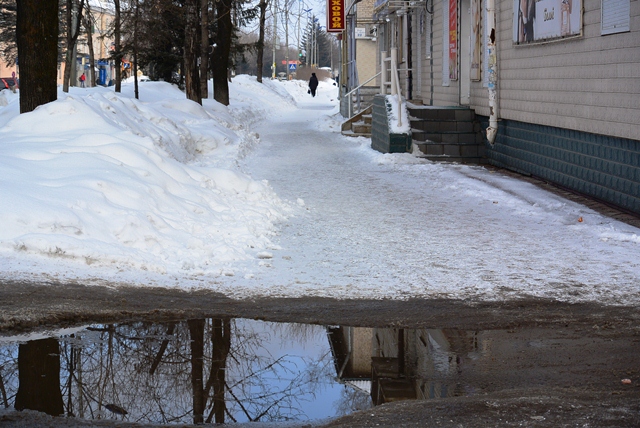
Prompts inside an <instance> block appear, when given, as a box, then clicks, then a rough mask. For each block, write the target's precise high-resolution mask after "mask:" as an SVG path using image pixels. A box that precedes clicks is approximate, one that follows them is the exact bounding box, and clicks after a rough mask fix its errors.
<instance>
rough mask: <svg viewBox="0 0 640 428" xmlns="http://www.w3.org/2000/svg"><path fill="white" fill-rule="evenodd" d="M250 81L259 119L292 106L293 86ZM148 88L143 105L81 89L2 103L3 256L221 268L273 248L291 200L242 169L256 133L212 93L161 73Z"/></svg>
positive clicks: (164, 269)
mask: <svg viewBox="0 0 640 428" xmlns="http://www.w3.org/2000/svg"><path fill="white" fill-rule="evenodd" d="M249 79H251V78H249V77H244V78H241V79H239V80H240V84H239V85H237V86H243V85H248V81H249ZM249 86H251V87H248V88H242V87H241V88H239V89H238V88H237V87H236V91H237V92H238V98H239V99H243V102H244V103H245V108H244V111H245V113H244V114H245V115H246V114H247V113H246V111H249V112H250V113H251V117H252V118H253V119H254V120H257V119H260V117H263V115H265V114H267V112H268V111H269V109H273V108H274V106H276V105H277V106H279V107H281V106H287V107H288V108H293V101H292V99H291V97H290V96H288V94H277V93H274V91H268V90H266V89H265V90H263V91H262V93H260V91H259V90H257V86H258V84H253V85H249ZM5 92H6V91H5ZM140 92H141V96H140V98H141V100H147V101H146V102H145V101H138V100H135V99H132V98H131V97H130V95H120V94H116V93H114V92H112V91H111V90H110V89H105V88H95V89H87V90H81V89H78V88H74V90H73V91H72V92H71V94H70V95H67V94H63V93H60V94H59V99H58V101H56V102H53V103H49V104H47V105H44V106H41V107H39V108H38V109H36V111H34V112H31V113H28V114H23V115H18V114H17V113H18V111H17V108H16V105H17V104H18V102H17V97H11V95H10V96H9V98H11V99H9V100H8V102H7V106H6V107H3V108H2V109H1V110H0V120H1V121H2V122H0V123H4V127H2V128H0V140H1V141H2V145H0V159H1V160H0V162H2V165H3V168H2V170H0V181H1V182H2V186H1V187H0V200H2V201H3V204H2V206H1V207H0V222H1V223H2V225H3V227H2V228H1V229H0V256H3V257H7V258H12V257H13V258H16V257H24V256H29V257H45V258H48V259H50V260H52V259H55V260H57V261H60V260H66V261H73V262H75V263H78V264H81V265H86V266H103V267H110V268H118V269H123V268H133V269H136V270H146V271H153V272H158V273H169V272H173V273H176V272H180V271H186V272H188V273H191V274H193V273H196V274H220V273H224V272H225V268H224V266H226V265H227V264H228V263H230V262H234V261H238V260H246V259H251V258H255V257H257V256H258V255H259V254H261V252H264V251H265V250H266V249H269V248H270V247H272V244H271V241H270V236H272V235H273V234H274V232H275V230H276V229H275V228H276V223H277V222H279V221H282V220H285V219H286V218H287V217H288V216H289V215H291V208H290V207H289V204H288V203H286V202H284V201H282V200H280V198H278V196H277V195H276V194H275V193H274V192H273V191H272V189H271V187H270V186H269V184H268V183H267V182H264V181H255V180H252V179H251V178H250V177H249V176H247V175H245V174H243V173H242V172H241V171H239V169H238V167H237V166H236V164H237V160H238V158H241V157H242V156H243V155H244V154H245V153H246V151H247V150H248V148H250V147H251V146H252V145H255V144H257V143H258V139H257V136H256V135H255V134H254V133H251V132H250V131H249V130H248V129H246V127H244V126H243V125H242V124H241V122H240V121H239V120H238V119H237V118H236V117H234V115H233V112H234V111H233V109H228V108H227V107H224V106H222V105H220V104H219V103H216V102H215V101H213V100H207V101H206V102H205V104H204V105H205V106H204V107H202V106H200V105H198V104H196V103H193V102H191V101H188V100H186V99H185V97H184V93H182V92H181V91H179V90H178V89H177V88H175V87H173V86H171V85H169V84H166V83H160V82H144V83H142V84H141V85H140ZM130 93H132V87H130V86H126V85H125V87H124V89H123V94H130ZM242 95H244V96H242ZM251 102H253V103H254V104H259V106H260V108H251ZM261 108H262V110H261ZM242 117H244V116H242ZM4 271H5V272H6V271H7V269H4Z"/></svg>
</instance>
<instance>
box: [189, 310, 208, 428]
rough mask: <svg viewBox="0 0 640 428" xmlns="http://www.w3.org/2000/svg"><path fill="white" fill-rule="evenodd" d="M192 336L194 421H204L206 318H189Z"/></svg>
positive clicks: (199, 422)
mask: <svg viewBox="0 0 640 428" xmlns="http://www.w3.org/2000/svg"><path fill="white" fill-rule="evenodd" d="M187 324H188V325H189V334H190V336H191V387H192V390H193V423H194V424H201V423H203V422H204V405H205V400H204V387H203V385H204V382H203V380H202V374H203V368H204V362H203V358H204V319H201V320H188V321H187Z"/></svg>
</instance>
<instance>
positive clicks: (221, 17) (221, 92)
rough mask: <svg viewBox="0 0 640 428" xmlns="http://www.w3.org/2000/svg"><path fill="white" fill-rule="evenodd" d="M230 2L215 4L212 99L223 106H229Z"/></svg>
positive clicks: (223, 1)
mask: <svg viewBox="0 0 640 428" xmlns="http://www.w3.org/2000/svg"><path fill="white" fill-rule="evenodd" d="M231 4H232V0H218V1H216V2H215V5H216V15H217V17H218V31H217V33H216V50H215V57H216V60H215V61H213V64H212V71H213V99H215V100H216V101H218V102H219V103H220V104H223V105H225V106H228V105H229V82H228V80H227V79H228V78H229V76H228V70H229V53H230V51H231V36H232V32H233V24H232V23H231Z"/></svg>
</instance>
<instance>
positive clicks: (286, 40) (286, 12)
mask: <svg viewBox="0 0 640 428" xmlns="http://www.w3.org/2000/svg"><path fill="white" fill-rule="evenodd" d="M284 16H285V19H286V21H285V22H284V44H285V46H286V48H285V49H286V50H285V54H284V63H285V64H286V65H285V68H286V69H287V70H286V71H287V81H289V0H284Z"/></svg>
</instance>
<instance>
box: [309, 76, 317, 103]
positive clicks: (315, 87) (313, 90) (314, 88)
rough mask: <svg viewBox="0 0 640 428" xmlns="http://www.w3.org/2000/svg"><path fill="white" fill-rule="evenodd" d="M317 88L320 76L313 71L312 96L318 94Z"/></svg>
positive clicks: (310, 89) (310, 87) (311, 79)
mask: <svg viewBox="0 0 640 428" xmlns="http://www.w3.org/2000/svg"><path fill="white" fill-rule="evenodd" d="M316 89H318V78H317V77H316V73H311V78H310V79H309V91H311V96H312V97H315V96H316Z"/></svg>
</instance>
